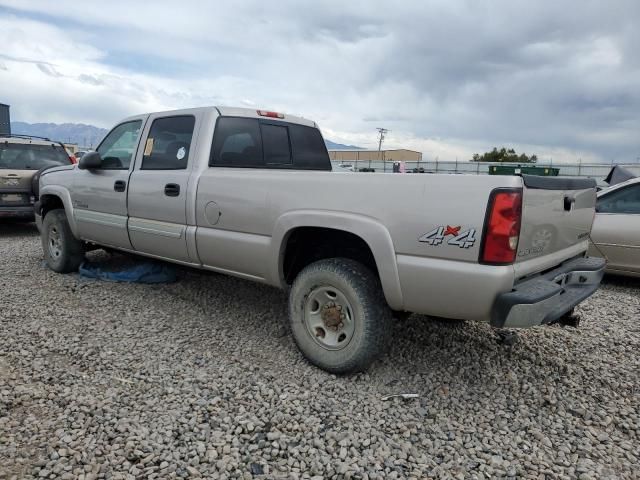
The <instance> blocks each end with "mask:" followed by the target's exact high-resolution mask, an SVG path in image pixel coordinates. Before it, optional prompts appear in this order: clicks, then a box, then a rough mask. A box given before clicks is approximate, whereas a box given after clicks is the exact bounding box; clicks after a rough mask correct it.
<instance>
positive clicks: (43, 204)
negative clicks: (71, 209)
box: [40, 195, 64, 218]
mask: <svg viewBox="0 0 640 480" xmlns="http://www.w3.org/2000/svg"><path fill="white" fill-rule="evenodd" d="M56 208H61V209H63V210H64V204H63V203H62V200H60V197H56V196H55V195H42V196H41V197H40V215H41V216H42V218H44V217H45V215H46V214H47V213H48V212H49V211H51V210H55V209H56Z"/></svg>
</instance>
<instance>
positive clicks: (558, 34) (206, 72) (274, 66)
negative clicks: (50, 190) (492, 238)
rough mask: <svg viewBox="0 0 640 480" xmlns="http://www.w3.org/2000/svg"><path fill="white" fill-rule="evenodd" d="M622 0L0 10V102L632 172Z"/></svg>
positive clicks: (71, 5) (36, 4)
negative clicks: (227, 109) (232, 120)
mask: <svg viewBox="0 0 640 480" xmlns="http://www.w3.org/2000/svg"><path fill="white" fill-rule="evenodd" d="M639 25H640V2H639V1H637V0H628V1H626V0H610V1H608V2H604V1H591V0H563V1H539V2H533V1H530V0H528V1H519V0H492V1H488V0H487V1H483V0H414V1H411V0H405V1H402V2H388V1H386V2H383V1H378V0H367V1H353V0H352V1H344V0H342V1H321V0H316V1H314V2H311V1H308V2H307V1H297V0H279V1H264V0H258V1H253V0H246V1H245V0H236V1H217V2H209V1H192V0H181V1H180V2H176V1H161V0H155V1H153V2H135V1H130V0H128V1H121V0H110V1H109V2H98V1H90V0H85V1H71V0H57V1H55V2H51V1H48V0H42V1H37V0H33V1H31V0H19V1H12V0H0V102H2V103H8V104H10V105H11V116H12V120H14V121H26V122H31V123H35V122H56V123H63V122H72V123H88V124H93V125H96V126H99V127H105V128H109V127H110V126H111V125H113V124H114V123H115V122H117V121H118V120H120V119H121V118H123V117H126V116H129V115H133V114H137V113H143V112H151V111H158V110H169V109H174V108H186V107H194V106H204V105H230V106H244V107H250V108H265V109H270V110H276V111H282V112H287V113H291V114H296V115H302V116H304V117H307V118H310V119H313V120H315V121H316V122H318V124H319V126H320V128H321V129H322V132H323V134H324V135H325V137H326V138H328V139H330V140H333V141H336V142H340V143H347V144H354V145H359V146H361V147H365V148H377V131H376V128H377V127H384V128H387V129H389V130H390V132H389V134H388V136H387V138H386V140H385V144H384V146H385V147H387V148H409V149H413V150H418V151H421V152H423V154H424V157H423V158H424V159H425V160H433V159H435V158H436V157H437V158H439V159H440V160H455V159H458V160H460V161H463V160H467V159H469V158H470V157H471V155H472V154H473V153H476V152H477V153H482V152H484V151H487V150H490V149H491V148H492V147H494V146H496V147H501V146H506V147H513V148H515V149H516V150H517V151H518V152H522V151H524V152H526V153H528V154H534V153H535V154H537V155H538V157H539V158H540V160H541V161H544V160H548V159H552V160H553V162H558V163H560V162H573V161H579V160H581V161H582V162H607V163H609V162H619V163H622V162H636V161H640V26H639Z"/></svg>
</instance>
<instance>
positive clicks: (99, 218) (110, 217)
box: [74, 207, 127, 229]
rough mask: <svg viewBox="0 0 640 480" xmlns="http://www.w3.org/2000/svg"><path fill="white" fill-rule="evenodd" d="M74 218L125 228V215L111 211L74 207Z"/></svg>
mask: <svg viewBox="0 0 640 480" xmlns="http://www.w3.org/2000/svg"><path fill="white" fill-rule="evenodd" d="M74 217H75V220H80V221H83V222H90V223H95V224H98V225H106V226H108V227H119V228H123V229H126V228H127V217H125V216H123V215H116V214H113V213H103V212H95V211H93V210H85V209H81V208H77V207H76V208H75V209H74Z"/></svg>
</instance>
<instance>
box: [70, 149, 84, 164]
mask: <svg viewBox="0 0 640 480" xmlns="http://www.w3.org/2000/svg"><path fill="white" fill-rule="evenodd" d="M85 153H87V152H86V151H84V150H78V151H77V152H76V153H74V154H73V156H74V157H75V159H76V162H77V161H78V160H80V159H81V158H82V156H83V155H84V154H85Z"/></svg>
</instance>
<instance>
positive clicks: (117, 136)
mask: <svg viewBox="0 0 640 480" xmlns="http://www.w3.org/2000/svg"><path fill="white" fill-rule="evenodd" d="M141 126H142V120H134V121H132V122H127V123H122V124H120V125H118V126H117V127H115V128H114V129H113V130H111V131H110V132H109V134H108V135H107V136H106V137H105V138H104V140H102V142H101V143H100V145H99V146H98V149H97V151H98V153H99V154H100V156H101V157H102V168H103V169H106V170H108V169H112V170H127V169H128V168H129V165H131V158H132V157H133V153H134V152H135V150H136V146H137V144H138V135H140V127H141Z"/></svg>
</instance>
